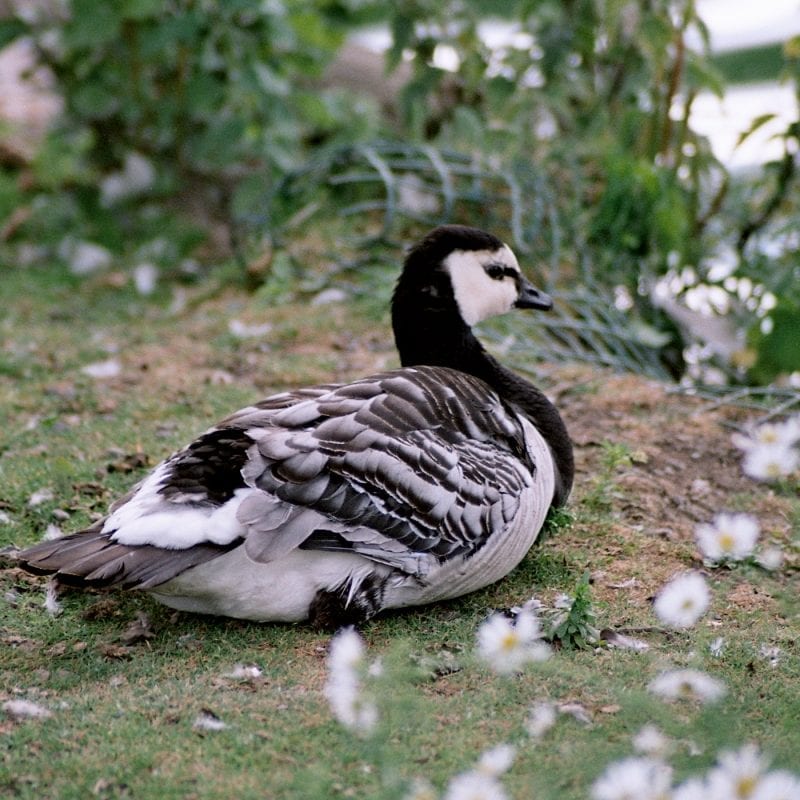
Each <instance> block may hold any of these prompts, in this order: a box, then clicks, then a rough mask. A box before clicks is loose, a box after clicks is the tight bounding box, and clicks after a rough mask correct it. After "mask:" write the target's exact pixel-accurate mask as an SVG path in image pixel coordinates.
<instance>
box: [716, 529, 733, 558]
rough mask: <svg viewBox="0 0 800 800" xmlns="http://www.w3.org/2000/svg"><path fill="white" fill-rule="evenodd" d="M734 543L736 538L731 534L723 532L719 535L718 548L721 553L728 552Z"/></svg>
mask: <svg viewBox="0 0 800 800" xmlns="http://www.w3.org/2000/svg"><path fill="white" fill-rule="evenodd" d="M735 544H736V539H735V538H734V537H733V535H732V534H730V533H727V532H723V533H721V534H720V535H719V549H720V550H722V552H723V553H730V552H731V550H733V548H734V545H735Z"/></svg>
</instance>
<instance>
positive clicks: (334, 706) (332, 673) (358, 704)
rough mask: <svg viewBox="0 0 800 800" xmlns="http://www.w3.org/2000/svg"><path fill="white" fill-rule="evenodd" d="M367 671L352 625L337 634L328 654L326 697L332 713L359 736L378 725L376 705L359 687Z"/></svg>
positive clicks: (359, 639) (362, 644) (362, 651)
mask: <svg viewBox="0 0 800 800" xmlns="http://www.w3.org/2000/svg"><path fill="white" fill-rule="evenodd" d="M368 671H369V668H368V667H367V665H366V660H365V657H364V642H363V640H362V639H361V637H360V636H359V635H358V634H357V633H356V632H355V630H353V628H346V629H344V630H342V631H340V632H339V633H337V634H336V636H334V637H333V639H332V640H331V646H330V652H329V654H328V680H327V682H326V684H325V696H326V697H327V698H328V703H329V704H330V707H331V711H332V712H333V716H334V717H335V718H336V719H337V720H338V721H339V722H340V723H341V724H342V725H344V726H345V727H346V728H350V730H352V731H354V732H356V733H359V734H362V735H367V734H369V733H371V732H372V731H373V730H374V729H375V726H376V725H377V724H378V708H377V706H376V705H375V703H374V701H373V700H372V697H371V696H370V694H369V693H368V692H366V691H364V688H363V686H362V674H364V673H367V672H368Z"/></svg>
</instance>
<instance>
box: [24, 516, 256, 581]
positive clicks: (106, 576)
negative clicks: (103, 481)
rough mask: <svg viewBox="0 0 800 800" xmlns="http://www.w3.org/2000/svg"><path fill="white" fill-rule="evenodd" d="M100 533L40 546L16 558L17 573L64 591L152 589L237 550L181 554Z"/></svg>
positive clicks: (209, 548) (200, 548)
mask: <svg viewBox="0 0 800 800" xmlns="http://www.w3.org/2000/svg"><path fill="white" fill-rule="evenodd" d="M112 535H113V532H112V533H103V532H102V521H101V522H100V523H97V524H96V525H93V526H92V527H91V528H88V529H87V530H85V531H81V532H79V533H73V534H70V535H69V536H65V537H63V538H61V539H52V540H50V541H46V542H40V543H39V544H37V545H34V546H33V547H30V548H28V549H27V550H22V551H20V552H19V553H17V554H16V561H17V563H18V564H19V566H20V567H22V568H23V569H25V570H27V571H28V572H32V573H34V574H37V575H52V576H54V577H56V578H58V580H59V582H61V583H63V584H66V585H68V586H79V587H80V586H87V587H88V586H92V587H105V586H116V587H120V588H123V589H134V588H137V589H151V588H153V587H154V586H158V585H160V584H162V583H166V582H167V581H169V580H171V579H172V578H175V577H177V576H178V575H180V574H181V573H182V572H184V571H186V570H187V569H190V568H191V567H194V566H197V565H198V564H202V563H203V562H204V561H210V560H211V559H213V558H216V557H217V556H220V555H222V554H223V553H226V552H228V550H231V549H232V548H234V547H237V546H238V545H239V544H241V540H237V541H234V542H231V543H230V544H227V545H217V544H200V545H195V546H194V547H189V548H186V549H185V550H167V549H164V548H161V547H154V546H152V545H124V544H119V543H118V542H114V541H113V540H112V539H111V536H112Z"/></svg>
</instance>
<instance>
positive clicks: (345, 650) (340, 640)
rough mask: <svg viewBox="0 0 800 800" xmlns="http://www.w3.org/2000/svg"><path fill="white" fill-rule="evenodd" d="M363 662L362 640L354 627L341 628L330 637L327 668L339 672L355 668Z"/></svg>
mask: <svg viewBox="0 0 800 800" xmlns="http://www.w3.org/2000/svg"><path fill="white" fill-rule="evenodd" d="M363 663H364V640H363V639H362V638H361V637H360V636H359V635H358V633H357V632H356V630H355V628H352V627H350V628H343V629H342V630H340V631H339V632H338V633H337V634H336V635H335V636H334V637H333V639H331V645H330V649H329V651H328V669H329V671H330V672H331V673H334V674H335V673H339V672H344V671H347V670H351V669H355V668H357V667H359V666H361V665H362V664H363Z"/></svg>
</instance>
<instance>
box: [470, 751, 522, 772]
mask: <svg viewBox="0 0 800 800" xmlns="http://www.w3.org/2000/svg"><path fill="white" fill-rule="evenodd" d="M516 755H517V748H516V747H514V745H512V744H499V745H497V747H492V748H491V749H490V750H486V751H485V752H484V753H483V754H482V755H481V757H480V759H479V760H478V766H477V767H476V769H477V770H478V772H483V773H484V774H486V775H494V776H495V777H497V776H498V775H502V774H503V773H504V772H508V770H509V769H511V765H512V764H513V763H514V759H515V758H516Z"/></svg>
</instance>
